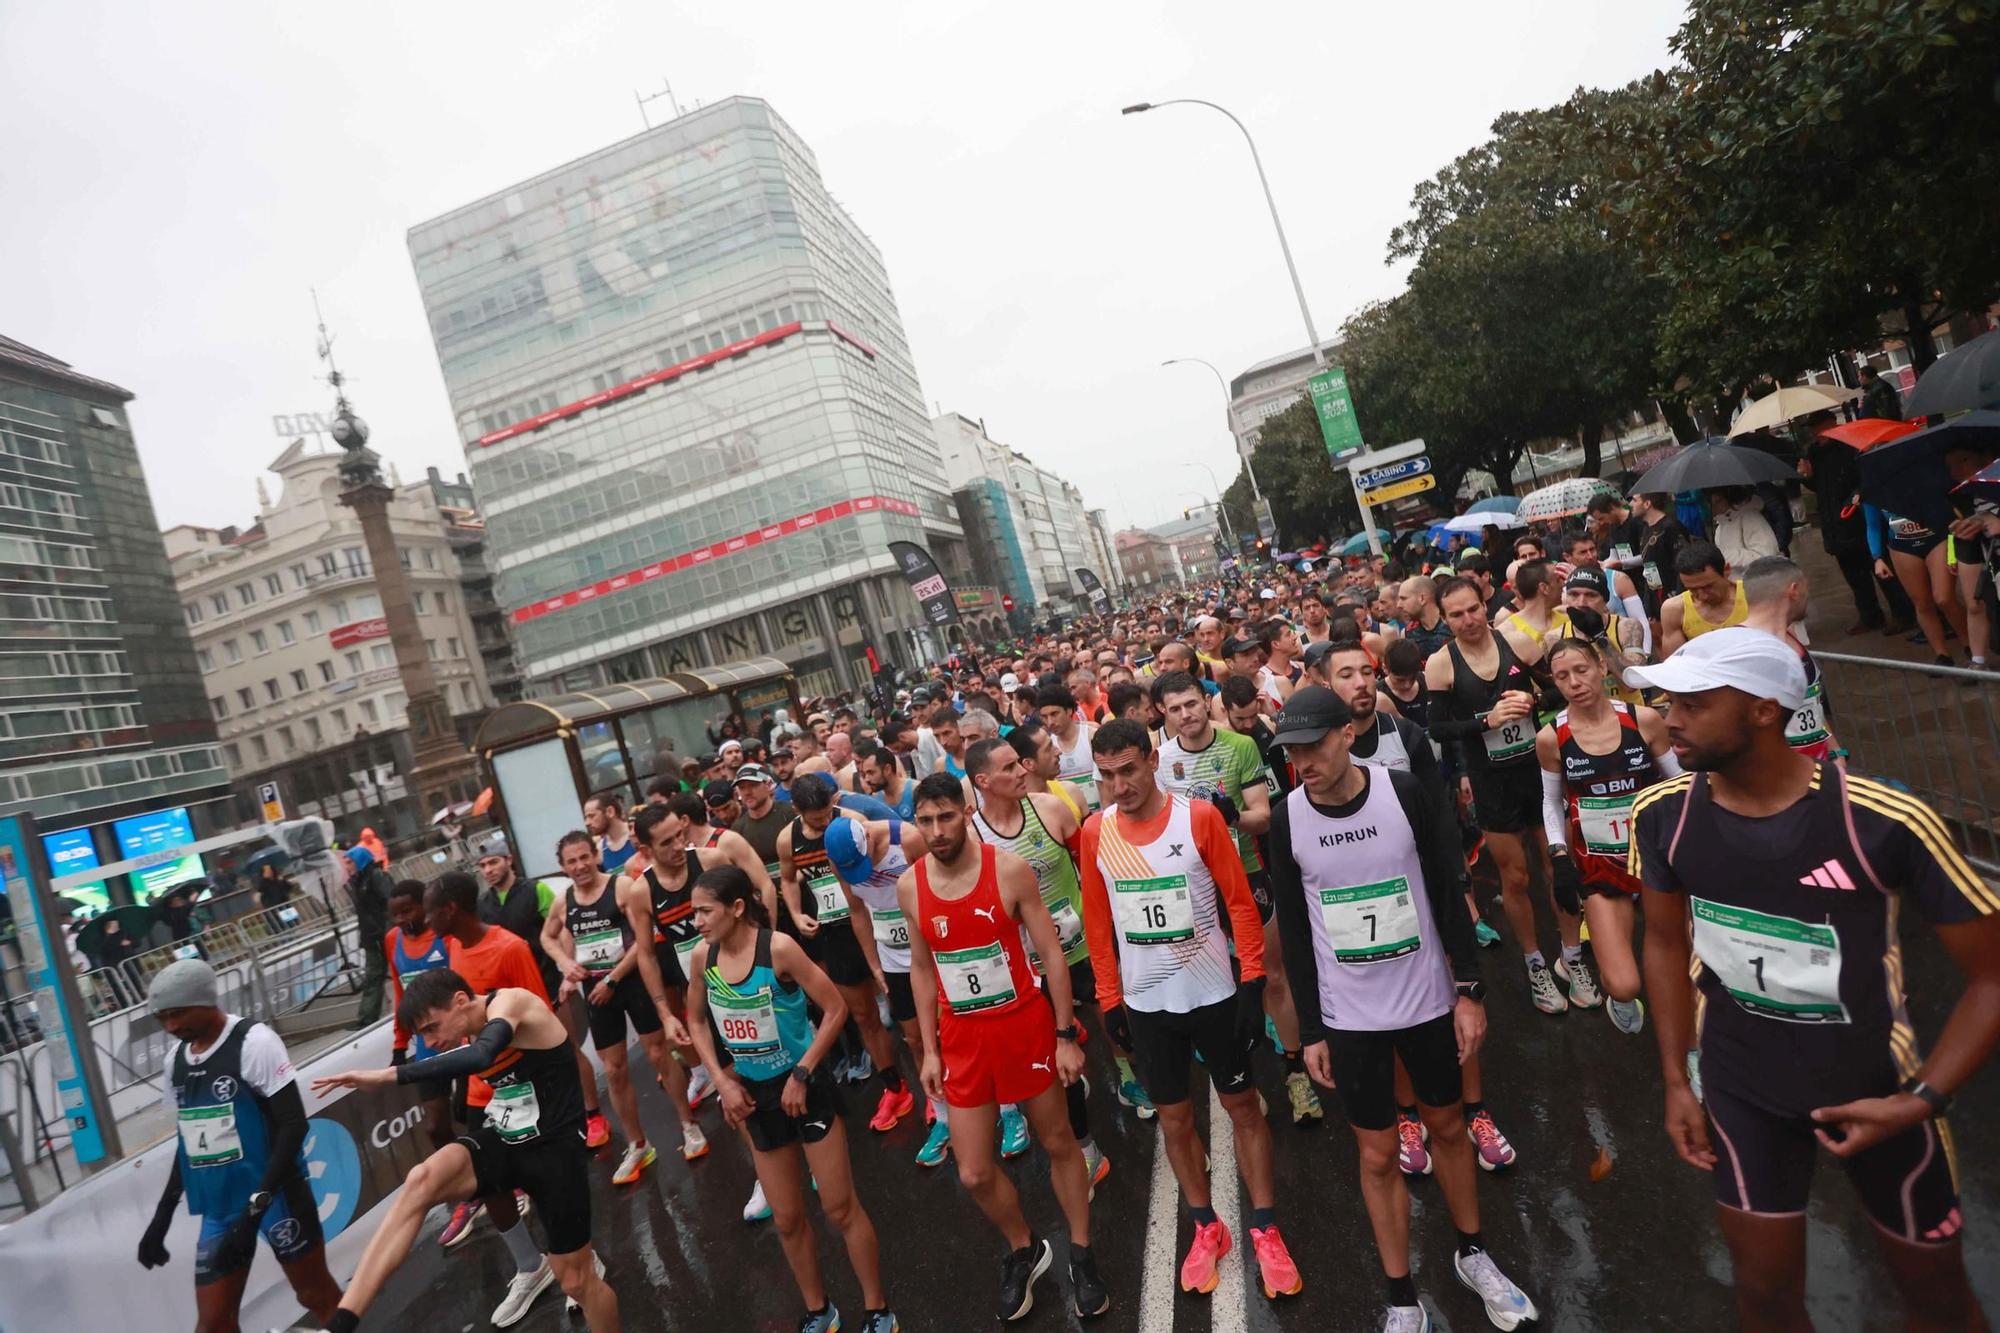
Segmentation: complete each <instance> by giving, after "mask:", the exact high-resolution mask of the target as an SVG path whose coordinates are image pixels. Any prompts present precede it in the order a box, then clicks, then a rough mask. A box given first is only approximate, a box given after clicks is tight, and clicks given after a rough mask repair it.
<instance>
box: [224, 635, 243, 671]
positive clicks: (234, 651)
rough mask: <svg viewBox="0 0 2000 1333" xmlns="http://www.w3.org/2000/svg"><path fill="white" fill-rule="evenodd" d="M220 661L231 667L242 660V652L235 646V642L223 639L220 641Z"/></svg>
mask: <svg viewBox="0 0 2000 1333" xmlns="http://www.w3.org/2000/svg"><path fill="white" fill-rule="evenodd" d="M222 660H223V661H225V662H228V663H229V664H230V665H232V666H234V665H235V664H236V663H238V662H241V661H242V660H243V650H242V649H241V648H239V647H237V646H236V640H234V639H224V640H223V641H222Z"/></svg>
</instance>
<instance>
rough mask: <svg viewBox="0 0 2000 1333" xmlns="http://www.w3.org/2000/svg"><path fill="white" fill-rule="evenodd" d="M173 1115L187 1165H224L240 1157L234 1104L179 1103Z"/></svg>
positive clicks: (241, 1152) (240, 1158)
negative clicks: (187, 1104) (195, 1104)
mask: <svg viewBox="0 0 2000 1333" xmlns="http://www.w3.org/2000/svg"><path fill="white" fill-rule="evenodd" d="M177 1118H178V1121H179V1124H180V1131H181V1147H182V1148H183V1149H184V1150H185V1151H186V1152H187V1159H188V1165H189V1166H193V1167H202V1166H227V1165H228V1164H229V1163H231V1162H240V1161H242V1160H243V1137H242V1135H240V1134H238V1133H237V1132H236V1108H235V1107H234V1106H183V1107H182V1108H180V1113H179V1115H178V1117H177Z"/></svg>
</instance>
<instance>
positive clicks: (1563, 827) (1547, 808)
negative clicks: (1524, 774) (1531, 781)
mask: <svg viewBox="0 0 2000 1333" xmlns="http://www.w3.org/2000/svg"><path fill="white" fill-rule="evenodd" d="M1568 798H1569V793H1568V792H1567V791H1565V790H1564V789H1563V780H1562V774H1560V773H1551V772H1549V770H1547V769H1546V768H1545V769H1543V770H1542V832H1543V833H1545V834H1547V835H1548V839H1549V849H1550V850H1551V851H1553V850H1554V849H1555V848H1557V847H1562V848H1567V847H1568V846H1569V799H1568Z"/></svg>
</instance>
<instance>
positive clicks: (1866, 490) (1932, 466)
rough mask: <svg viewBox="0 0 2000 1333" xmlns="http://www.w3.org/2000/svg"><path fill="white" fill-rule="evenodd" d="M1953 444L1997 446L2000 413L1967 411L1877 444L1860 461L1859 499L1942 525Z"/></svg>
mask: <svg viewBox="0 0 2000 1333" xmlns="http://www.w3.org/2000/svg"><path fill="white" fill-rule="evenodd" d="M1971 345H1972V344H1970V343H1967V344H1966V346H1968V347H1970V346H1971ZM1939 364H1943V363H1942V362H1940V363H1939ZM1955 444H1971V445H1978V446H1984V447H1987V448H2000V412H1967V413H1965V414H1964V415H1963V416H1957V417H1953V418H1952V419H1951V420H1950V421H1947V422H1945V423H1944V424H1943V425H1941V426H1932V427H1930V428H1929V429H1927V430H1920V431H1917V432H1915V433H1914V434H1910V435H1905V436H1903V437H1902V438H1901V439H1899V440H1890V441H1889V442H1888V443H1886V444H1878V445H1876V446H1875V447H1874V448H1873V449H1870V450H1868V451H1867V452H1866V453H1864V454H1862V455H1861V456H1860V459H1859V462H1860V465H1861V498H1862V499H1864V500H1866V501H1867V502H1868V503H1869V504H1872V505H1874V506H1875V507H1876V508H1877V509H1885V510H1888V511H1889V512H1890V513H1892V514H1901V515H1903V516H1904V517H1906V518H1914V519H1916V520H1918V521H1919V522H1921V523H1925V524H1927V525H1929V526H1931V527H1933V528H1942V527H1943V526H1944V525H1945V524H1946V523H1947V522H1949V521H1950V519H1951V512H1950V503H1949V501H1948V500H1947V499H1946V496H1947V495H1948V494H1949V493H1950V491H1951V487H1952V480H1951V473H1950V472H1948V471H1946V469H1945V465H1944V455H1945V450H1947V449H1949V448H1951V447H1952V446H1953V445H1955Z"/></svg>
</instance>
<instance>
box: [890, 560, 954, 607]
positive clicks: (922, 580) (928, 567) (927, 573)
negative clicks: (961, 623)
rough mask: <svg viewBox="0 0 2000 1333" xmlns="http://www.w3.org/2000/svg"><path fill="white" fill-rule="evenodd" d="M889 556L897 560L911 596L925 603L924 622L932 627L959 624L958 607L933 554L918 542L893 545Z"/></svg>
mask: <svg viewBox="0 0 2000 1333" xmlns="http://www.w3.org/2000/svg"><path fill="white" fill-rule="evenodd" d="M889 554H891V555H893V556H895V557H896V567H897V568H898V569H900V570H902V571H903V578H904V579H906V580H907V581H908V582H909V585H910V593H911V595H912V596H914V597H915V598H916V599H917V600H918V601H919V602H921V603H923V607H924V619H925V620H926V621H928V622H929V623H930V624H933V625H951V624H955V623H957V621H958V603H957V601H956V599H954V598H953V597H952V595H951V585H950V584H949V583H947V582H945V578H944V574H943V573H942V572H941V571H940V570H939V569H938V567H937V561H935V560H933V559H931V553H930V552H929V551H926V550H925V549H924V548H923V547H921V546H919V545H917V544H916V543H915V542H890V543H889Z"/></svg>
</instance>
